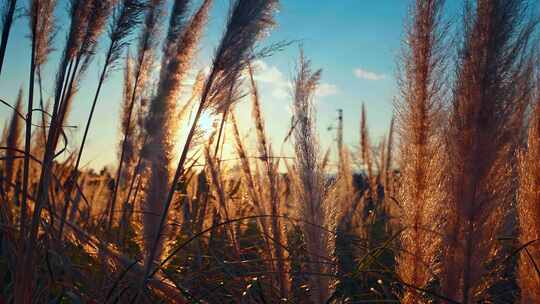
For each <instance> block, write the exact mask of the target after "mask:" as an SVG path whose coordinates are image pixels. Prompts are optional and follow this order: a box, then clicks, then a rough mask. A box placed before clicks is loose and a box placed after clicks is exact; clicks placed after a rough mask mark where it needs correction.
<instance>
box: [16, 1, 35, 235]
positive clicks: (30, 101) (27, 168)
mask: <svg viewBox="0 0 540 304" xmlns="http://www.w3.org/2000/svg"><path fill="white" fill-rule="evenodd" d="M34 9H35V12H33V13H32V15H33V17H32V18H33V19H32V23H33V24H32V54H31V58H30V83H29V85H28V108H27V113H26V132H25V135H26V138H25V142H24V164H23V166H24V169H23V189H22V200H21V218H20V230H21V239H23V240H24V238H25V236H26V229H25V226H26V204H27V198H28V179H29V176H28V175H29V172H30V144H31V140H32V113H33V112H34V111H33V107H34V77H35V73H36V32H37V18H38V16H37V12H39V2H36V7H35V8H34Z"/></svg>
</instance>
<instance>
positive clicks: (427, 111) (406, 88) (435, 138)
mask: <svg viewBox="0 0 540 304" xmlns="http://www.w3.org/2000/svg"><path fill="white" fill-rule="evenodd" d="M443 6H444V1H443V0H417V1H416V2H415V3H414V4H413V8H412V12H413V15H412V19H411V21H410V23H409V25H408V33H407V37H406V41H407V44H406V45H405V46H404V52H403V63H402V66H401V72H402V75H401V78H400V82H399V84H400V91H401V97H400V99H399V103H398V104H396V112H397V118H398V128H399V131H398V132H399V135H400V156H401V157H400V166H399V167H400V169H401V185H402V187H401V188H400V190H399V199H398V200H399V202H400V203H401V205H402V208H401V211H402V212H401V215H400V222H401V226H402V227H403V229H404V231H403V232H402V234H401V246H402V250H403V251H402V253H400V255H399V257H398V265H397V273H398V274H399V276H400V279H401V280H403V282H405V283H406V284H407V286H414V287H416V288H425V287H426V286H427V284H428V283H429V282H430V280H432V279H433V278H434V274H435V273H436V271H437V256H438V252H439V250H440V245H441V243H440V241H441V239H440V237H439V234H438V233H437V231H439V230H440V223H441V217H440V210H441V209H442V202H443V197H442V195H441V191H440V190H439V186H440V184H441V182H442V180H441V178H442V173H443V171H442V170H441V156H442V155H443V153H444V151H442V149H441V148H440V147H441V146H442V145H441V144H442V142H441V138H440V129H441V127H442V126H441V123H440V121H441V120H442V118H443V116H442V110H443V106H444V102H445V97H446V96H445V87H444V84H445V82H444V75H443V73H444V69H445V66H446V63H445V61H444V58H445V53H444V50H445V45H444V40H443V39H444V36H445V34H446V33H445V28H444V24H442V22H441V15H442V9H443ZM401 301H402V303H424V302H427V299H425V298H424V296H423V295H422V294H421V293H420V292H419V291H418V289H412V288H406V289H405V291H404V293H403V295H402V296H401Z"/></svg>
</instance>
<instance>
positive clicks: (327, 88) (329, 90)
mask: <svg viewBox="0 0 540 304" xmlns="http://www.w3.org/2000/svg"><path fill="white" fill-rule="evenodd" d="M338 93H339V88H338V86H337V85H335V84H331V83H325V82H323V83H321V84H320V85H319V87H318V88H317V92H316V95H317V96H319V97H325V96H332V95H336V94H338Z"/></svg>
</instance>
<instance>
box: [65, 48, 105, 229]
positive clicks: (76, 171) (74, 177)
mask: <svg viewBox="0 0 540 304" xmlns="http://www.w3.org/2000/svg"><path fill="white" fill-rule="evenodd" d="M113 45H114V44H113V43H111V46H110V47H109V50H108V51H107V56H106V57H105V64H104V66H103V69H102V70H101V75H100V76H99V82H98V86H97V89H96V93H95V95H94V100H93V101H92V107H91V108H90V113H89V114H88V119H87V121H86V126H85V128H84V135H83V138H82V141H81V147H80V148H79V153H78V154H77V160H76V162H75V166H74V167H73V171H72V173H71V176H70V181H69V183H68V185H69V186H68V187H69V188H68V191H67V192H66V199H65V201H64V209H63V210H62V217H61V220H60V228H59V229H58V238H59V239H62V232H63V230H64V225H65V221H66V216H67V211H68V209H69V203H70V201H71V192H72V189H73V185H74V184H75V183H76V182H77V178H78V175H79V165H80V163H81V156H82V152H83V150H84V144H85V143H86V138H87V137H88V131H89V130H90V124H91V123H92V118H93V117H94V111H95V109H96V104H97V101H98V98H99V94H100V92H101V88H102V86H103V83H104V82H105V76H106V75H107V68H108V67H109V63H110V60H111V55H112V49H113V48H112V46H113Z"/></svg>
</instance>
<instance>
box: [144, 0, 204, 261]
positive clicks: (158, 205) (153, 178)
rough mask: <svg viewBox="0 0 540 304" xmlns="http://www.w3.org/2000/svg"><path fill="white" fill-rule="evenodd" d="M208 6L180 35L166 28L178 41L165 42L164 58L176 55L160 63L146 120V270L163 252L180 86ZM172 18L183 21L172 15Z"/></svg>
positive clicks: (182, 11)
mask: <svg viewBox="0 0 540 304" xmlns="http://www.w3.org/2000/svg"><path fill="white" fill-rule="evenodd" d="M211 4H212V1H211V0H205V1H204V2H203V4H202V5H201V6H200V8H199V9H198V11H197V12H196V13H195V15H194V16H193V17H192V18H191V20H190V22H189V24H187V25H186V27H185V28H184V30H183V33H182V35H181V36H176V35H175V34H171V33H170V32H171V31H177V30H178V29H177V28H176V26H174V22H170V25H172V28H169V34H167V37H169V38H170V37H177V40H176V41H166V42H165V47H164V50H163V55H166V54H168V52H169V51H170V49H171V48H174V50H175V52H174V54H173V55H172V56H171V57H170V58H167V59H164V61H163V63H164V64H165V65H164V66H162V67H161V68H162V69H163V72H162V73H161V76H160V79H159V83H158V89H157V92H156V95H155V96H154V97H153V98H152V102H151V104H150V109H149V114H148V115H149V117H148V120H147V121H146V133H147V134H148V143H147V144H146V146H145V149H144V150H143V153H144V155H145V158H146V160H147V162H148V164H149V168H150V176H149V180H148V183H149V184H148V189H147V191H146V198H145V201H144V205H143V210H144V213H143V222H144V226H143V228H144V231H143V232H144V237H143V238H144V247H145V249H146V253H147V256H148V257H149V259H148V261H147V263H148V267H150V265H151V264H152V262H153V261H154V260H155V259H159V258H160V256H161V251H162V248H161V247H162V244H163V240H162V237H161V236H162V231H161V226H160V225H159V219H160V215H161V214H162V213H163V202H164V201H166V199H167V193H166V192H165V191H164V189H166V188H167V185H169V180H170V168H169V167H170V162H171V160H172V157H173V156H172V154H171V153H172V152H173V145H174V138H173V137H174V136H173V134H174V133H173V130H174V128H175V123H176V121H175V119H174V117H175V113H176V103H177V101H178V97H179V96H180V93H181V87H182V86H181V83H182V81H183V80H184V78H185V77H186V75H187V73H188V71H189V67H190V64H191V60H192V58H193V55H194V53H195V49H196V47H197V44H198V42H199V39H200V37H201V34H202V31H203V29H204V26H205V24H206V20H207V18H208V11H209V9H210V7H211ZM173 12H176V13H181V14H185V13H186V12H185V11H184V10H173ZM171 19H173V20H177V19H182V18H179V17H178V16H171Z"/></svg>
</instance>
